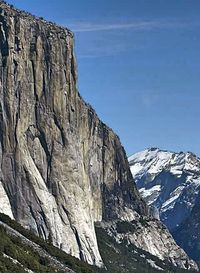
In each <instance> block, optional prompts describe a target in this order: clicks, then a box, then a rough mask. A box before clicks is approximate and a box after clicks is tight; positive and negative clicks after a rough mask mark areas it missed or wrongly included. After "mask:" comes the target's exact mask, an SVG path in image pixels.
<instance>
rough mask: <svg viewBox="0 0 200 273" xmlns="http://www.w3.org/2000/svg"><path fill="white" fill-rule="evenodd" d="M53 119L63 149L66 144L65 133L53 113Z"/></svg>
mask: <svg viewBox="0 0 200 273" xmlns="http://www.w3.org/2000/svg"><path fill="white" fill-rule="evenodd" d="M53 117H54V122H55V125H56V126H57V128H58V129H59V130H60V134H61V138H62V143H63V146H64V147H65V146H66V142H67V139H66V136H65V131H64V129H63V127H62V126H61V125H60V123H59V120H58V118H57V116H56V114H55V113H54V115H53Z"/></svg>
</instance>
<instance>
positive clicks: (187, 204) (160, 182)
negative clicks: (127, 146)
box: [129, 148, 200, 229]
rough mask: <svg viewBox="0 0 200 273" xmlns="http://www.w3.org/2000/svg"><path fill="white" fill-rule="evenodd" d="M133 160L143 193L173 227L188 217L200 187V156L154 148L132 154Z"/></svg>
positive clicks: (139, 186)
mask: <svg viewBox="0 0 200 273" xmlns="http://www.w3.org/2000/svg"><path fill="white" fill-rule="evenodd" d="M129 164H130V169H131V172H132V175H133V178H134V179H135V181H136V184H137V186H138V188H139V191H140V193H141V195H142V197H143V198H144V199H145V200H146V202H147V203H148V204H149V205H151V206H154V207H155V208H156V209H158V211H159V216H160V219H161V220H162V221H163V222H164V224H165V225H167V226H168V228H169V229H173V228H174V227H175V226H177V225H179V224H180V223H181V222H182V221H184V219H186V217H188V215H189V214H190V213H191V210H192V208H193V207H194V205H195V202H196V200H197V196H198V194H199V191H200V158H198V157H197V156H195V155H194V154H192V153H191V152H187V153H183V152H180V153H173V152H169V151H163V150H159V149H158V148H152V149H146V150H144V151H142V152H138V153H136V154H135V155H132V156H131V157H129Z"/></svg>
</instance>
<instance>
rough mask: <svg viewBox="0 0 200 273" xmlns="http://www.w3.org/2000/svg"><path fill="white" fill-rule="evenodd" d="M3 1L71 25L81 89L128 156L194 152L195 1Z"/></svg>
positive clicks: (199, 146)
mask: <svg viewBox="0 0 200 273" xmlns="http://www.w3.org/2000/svg"><path fill="white" fill-rule="evenodd" d="M8 2H9V3H11V4H14V5H15V6H16V7H18V8H21V9H24V10H27V11H30V12H32V13H33V14H35V15H38V16H43V17H44V18H46V19H49V20H52V21H55V22H57V23H58V24H61V25H63V26H67V27H69V28H70V29H71V30H72V31H74V33H75V39H76V55H77V60H78V70H79V90H80V93H81V94H82V96H83V97H84V98H85V99H86V101H87V102H89V103H90V104H92V106H93V107H94V108H95V109H96V111H97V113H98V114H99V116H100V118H101V119H102V120H103V121H104V122H105V123H107V124H108V125H109V126H110V127H112V128H113V129H114V130H115V131H116V132H117V134H118V135H119V136H120V138H121V141H122V143H123V145H124V147H125V148H126V151H127V154H128V155H130V154H132V153H134V152H137V151H139V150H142V149H144V148H147V147H159V148H162V149H169V150H173V151H192V152H194V153H196V154H198V155H200V1H199V0H192V1H191V0H176V1H174V0H151V1H150V0H98V1H97V0H34V1H31V0H26V1H22V0H9V1H8Z"/></svg>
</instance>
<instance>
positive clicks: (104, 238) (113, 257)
mask: <svg viewBox="0 0 200 273" xmlns="http://www.w3.org/2000/svg"><path fill="white" fill-rule="evenodd" d="M118 229H119V231H120V232H121V233H122V232H126V231H127V230H130V229H131V227H130V225H129V223H128V222H121V223H120V225H118ZM132 231H133V230H132ZM96 234H97V240H98V245H99V249H100V253H101V256H102V259H103V261H104V263H105V266H106V268H107V272H109V273H133V272H136V273H160V272H166V273H186V272H190V273H192V272H193V273H194V272H196V271H193V270H184V269H180V268H178V267H175V266H173V265H172V264H171V263H169V262H167V261H161V260H160V259H158V258H157V257H155V256H153V255H151V254H150V253H148V252H146V251H144V250H141V249H138V248H137V247H136V246H134V245H132V244H128V242H126V241H123V242H121V243H117V242H116V241H115V239H113V238H112V237H111V236H109V235H108V233H107V232H106V231H105V230H104V229H102V228H100V227H96ZM151 261H153V263H154V265H155V266H157V267H158V268H160V269H158V268H155V267H154V268H153V267H152V266H151V265H150V262H151ZM102 272H104V271H102Z"/></svg>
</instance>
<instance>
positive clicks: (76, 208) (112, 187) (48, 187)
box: [0, 2, 196, 269]
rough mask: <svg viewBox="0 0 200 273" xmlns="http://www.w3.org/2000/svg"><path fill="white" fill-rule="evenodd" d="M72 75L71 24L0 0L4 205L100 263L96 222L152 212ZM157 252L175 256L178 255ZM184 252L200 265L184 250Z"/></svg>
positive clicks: (0, 198)
mask: <svg viewBox="0 0 200 273" xmlns="http://www.w3.org/2000/svg"><path fill="white" fill-rule="evenodd" d="M76 80H77V72H76V62H75V58H74V53H73V35H72V33H71V32H70V31H69V30H67V29H65V28H61V27H58V26H56V25H55V24H52V23H48V22H46V21H44V20H42V19H38V18H35V17H33V16H31V15H29V14H27V13H24V12H20V11H18V10H16V9H13V8H11V7H10V6H8V5H7V4H5V3H2V2H1V3H0V182H1V183H0V212H4V213H6V214H8V215H9V216H10V217H12V218H14V219H15V220H17V221H18V222H20V223H21V224H22V225H23V226H24V227H27V228H29V229H31V230H33V231H34V232H36V233H37V234H39V235H40V236H42V237H43V238H45V239H49V240H50V241H52V242H53V244H54V245H56V246H58V247H60V248H61V249H63V250H64V251H66V252H67V253H69V254H71V255H74V256H76V257H78V258H80V259H83V260H85V261H87V262H88V263H91V264H96V265H98V266H101V265H102V264H103V263H102V259H101V256H100V254H99V249H98V246H97V240H96V234H95V229H94V223H95V222H105V223H115V222H117V221H125V222H131V221H138V219H140V218H142V217H147V218H148V216H149V212H148V208H147V206H146V204H145V203H144V201H143V200H142V199H141V197H140V195H139V193H138V191H137V189H136V186H135V184H134V182H133V179H132V175H131V172H130V169H129V165H128V161H127V158H126V154H125V151H124V149H123V147H122V146H121V143H120V140H119V138H118V137H117V136H116V135H115V134H114V133H113V131H112V130H111V129H109V128H108V127H107V126H106V125H105V124H103V123H102V122H101V121H100V120H99V118H98V117H97V115H96V113H95V112H94V110H93V109H92V108H91V107H90V106H89V105H87V104H86V103H85V102H84V101H83V99H82V98H81V97H80V95H79V93H78V91H77V89H76ZM158 225H159V224H158ZM148 232H149V237H151V238H152V240H153V231H152V230H151V229H149V231H148ZM143 234H144V233H143ZM138 236H140V234H139V235H138ZM138 238H139V237H138ZM134 240H135V241H137V238H135V237H134ZM170 240H171V239H170ZM170 240H169V246H171V249H170V251H171V250H174V249H175V248H176V250H177V248H178V247H177V246H176V245H175V247H174V245H173V242H171V241H170ZM141 241H142V240H141ZM161 241H162V237H161V236H160V237H159V236H158V238H157V240H156V243H155V245H154V247H155V248H158V249H159V251H162V248H160V247H159V244H160V243H161ZM139 247H141V248H142V247H143V246H142V243H141V244H140V245H139ZM177 251H180V249H179V250H177ZM163 253H164V254H163V256H162V257H163V259H169V258H170V259H171V260H172V262H174V263H175V259H176V257H177V255H176V257H175V256H173V257H169V255H168V251H164V252H163ZM181 259H182V261H183V262H182V263H181V266H182V267H185V262H187V265H188V266H187V268H195V269H196V265H195V264H194V263H193V261H191V260H189V258H188V257H187V256H186V255H185V253H183V255H182V256H181ZM176 264H178V263H176Z"/></svg>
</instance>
